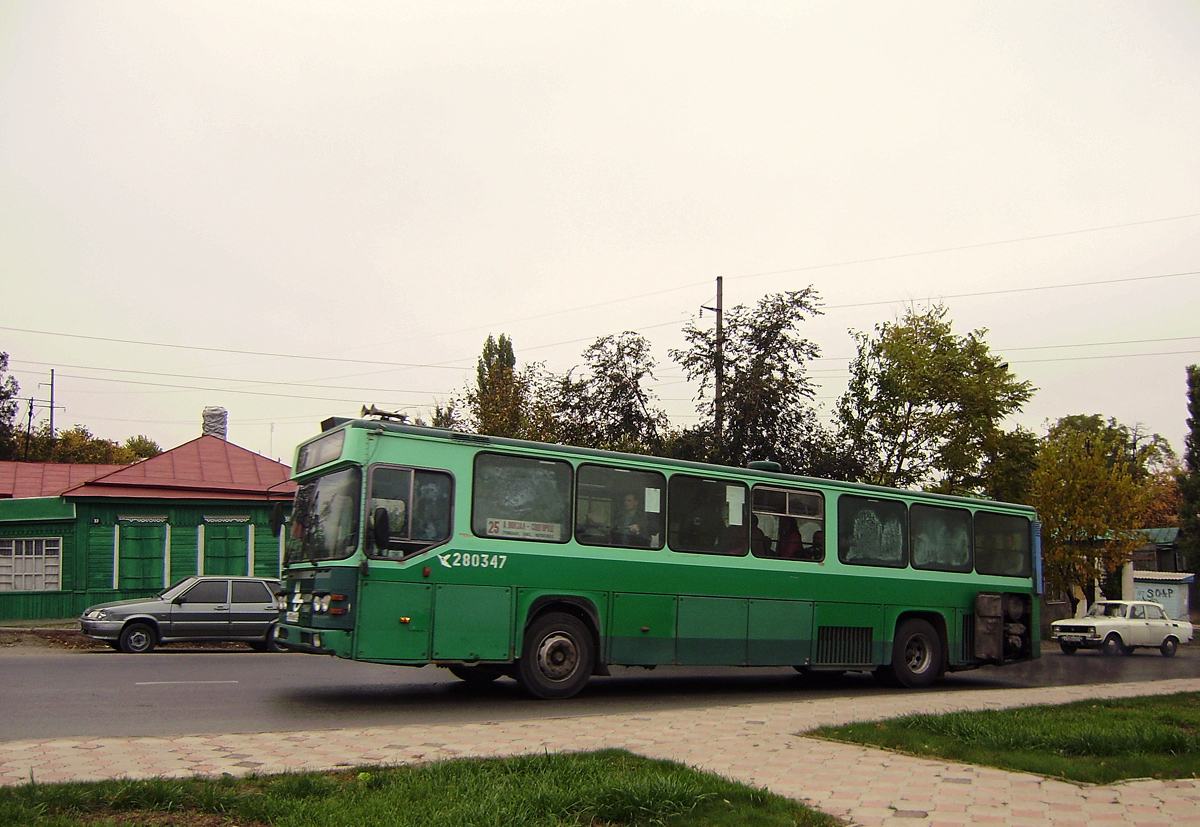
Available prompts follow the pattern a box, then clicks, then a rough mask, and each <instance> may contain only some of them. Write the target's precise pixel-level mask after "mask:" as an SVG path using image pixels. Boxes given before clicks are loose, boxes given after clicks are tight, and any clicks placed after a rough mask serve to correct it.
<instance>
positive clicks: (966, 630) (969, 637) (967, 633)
mask: <svg viewBox="0 0 1200 827" xmlns="http://www.w3.org/2000/svg"><path fill="white" fill-rule="evenodd" d="M960 657H961V659H962V660H963V661H964V662H967V663H969V662H971V661H973V660H975V615H974V614H967V615H963V619H962V654H961V656H960Z"/></svg>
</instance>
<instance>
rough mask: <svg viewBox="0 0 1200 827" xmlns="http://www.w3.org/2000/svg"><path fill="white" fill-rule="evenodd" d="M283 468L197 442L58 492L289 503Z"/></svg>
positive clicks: (213, 442) (216, 443) (290, 489)
mask: <svg viewBox="0 0 1200 827" xmlns="http://www.w3.org/2000/svg"><path fill="white" fill-rule="evenodd" d="M290 475H291V469H290V468H288V466H286V465H284V464H283V463H279V462H275V461H274V460H271V459H267V458H266V457H264V456H261V455H259V454H256V453H254V452H253V451H247V450H246V449H245V448H240V447H238V446H237V445H234V444H233V443H232V442H226V441H225V440H223V439H220V438H218V437H215V436H207V435H206V436H202V437H199V438H197V439H193V440H192V441H191V442H185V443H184V444H183V445H180V446H179V447H178V448H172V449H171V450H170V451H164V452H163V453H161V454H159V455H158V456H156V457H151V458H150V459H145V460H142V461H141V462H139V463H136V464H135V465H129V466H124V467H121V468H118V469H116V470H114V471H111V472H109V473H107V474H104V475H103V476H98V477H95V478H94V479H91V480H88V481H85V482H83V483H82V484H80V485H77V486H75V487H73V488H70V489H68V490H66V491H64V492H63V496H66V497H138V498H156V499H222V500H229V499H234V500H239V499H241V500H249V499H255V500H259V499H264V498H267V499H281V500H290V499H291V498H292V495H293V494H294V493H295V490H296V485H295V483H293V482H290V481H289V480H288V477H289V476H290Z"/></svg>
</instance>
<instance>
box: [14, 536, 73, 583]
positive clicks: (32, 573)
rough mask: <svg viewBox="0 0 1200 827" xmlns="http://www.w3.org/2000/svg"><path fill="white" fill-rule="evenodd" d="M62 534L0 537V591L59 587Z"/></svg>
mask: <svg viewBox="0 0 1200 827" xmlns="http://www.w3.org/2000/svg"><path fill="white" fill-rule="evenodd" d="M61 556H62V538H61V537H38V538H31V539H13V540H0V592H50V591H58V589H59V579H58V572H59V559H60V557H61Z"/></svg>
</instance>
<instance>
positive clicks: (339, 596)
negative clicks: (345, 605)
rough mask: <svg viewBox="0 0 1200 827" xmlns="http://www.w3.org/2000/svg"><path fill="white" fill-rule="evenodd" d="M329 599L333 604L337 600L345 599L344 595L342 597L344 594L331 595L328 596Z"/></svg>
mask: <svg viewBox="0 0 1200 827" xmlns="http://www.w3.org/2000/svg"><path fill="white" fill-rule="evenodd" d="M329 599H330V600H332V601H334V602H337V601H339V600H345V599H346V595H344V594H331V595H329Z"/></svg>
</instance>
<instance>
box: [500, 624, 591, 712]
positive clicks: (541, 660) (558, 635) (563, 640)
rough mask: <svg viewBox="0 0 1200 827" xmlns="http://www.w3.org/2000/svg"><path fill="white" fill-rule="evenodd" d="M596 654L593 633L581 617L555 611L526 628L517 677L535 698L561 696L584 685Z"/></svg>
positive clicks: (567, 695) (574, 692)
mask: <svg viewBox="0 0 1200 827" xmlns="http://www.w3.org/2000/svg"><path fill="white" fill-rule="evenodd" d="M595 661H596V655H595V651H594V647H593V645H592V635H591V632H589V631H588V629H587V627H586V626H584V625H583V623H581V622H580V621H579V619H578V618H575V617H572V616H571V615H568V614H562V613H559V612H554V613H552V614H547V615H543V616H542V617H539V618H538V619H537V620H535V621H534V623H533V625H532V626H530V627H529V629H528V630H527V631H526V632H525V644H524V646H523V647H522V650H521V660H520V662H519V663H518V664H517V681H518V682H519V683H520V684H521V687H522V688H523V689H524V690H525V691H526V692H528V693H529V694H530V695H533V696H534V697H535V698H543V699H545V700H561V699H563V698H570V697H571V696H572V695H574V694H576V693H577V692H579V690H581V689H583V686H584V684H586V683H587V682H588V678H589V677H591V674H592V668H593V667H594V666H595Z"/></svg>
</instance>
